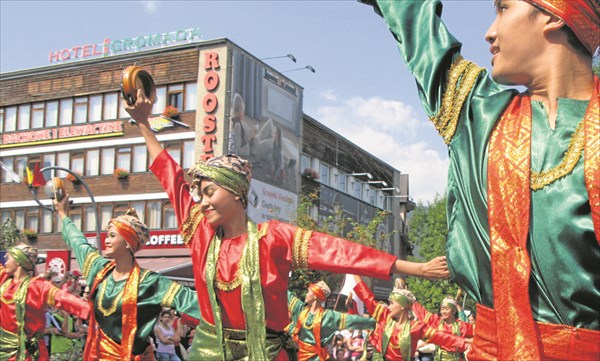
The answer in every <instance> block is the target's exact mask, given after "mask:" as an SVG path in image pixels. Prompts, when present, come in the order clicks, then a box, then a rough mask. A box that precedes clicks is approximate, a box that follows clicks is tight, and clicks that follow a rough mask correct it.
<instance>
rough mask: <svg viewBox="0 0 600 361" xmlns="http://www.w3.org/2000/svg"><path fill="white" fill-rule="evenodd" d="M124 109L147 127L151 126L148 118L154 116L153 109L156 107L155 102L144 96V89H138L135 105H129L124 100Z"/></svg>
mask: <svg viewBox="0 0 600 361" xmlns="http://www.w3.org/2000/svg"><path fill="white" fill-rule="evenodd" d="M121 102H122V103H123V108H124V109H125V110H126V111H127V113H129V115H131V118H133V119H134V120H135V121H136V122H137V123H138V124H143V125H146V126H150V125H149V123H148V118H149V117H150V114H152V107H153V106H154V102H153V101H152V100H151V99H150V98H148V97H147V96H146V94H144V91H143V90H142V89H138V91H137V99H136V101H135V104H133V105H130V104H128V103H127V102H126V101H125V99H122V100H121Z"/></svg>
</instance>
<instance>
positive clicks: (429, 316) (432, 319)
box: [412, 302, 440, 327]
mask: <svg viewBox="0 0 600 361" xmlns="http://www.w3.org/2000/svg"><path fill="white" fill-rule="evenodd" d="M412 311H413V313H414V314H415V316H417V318H418V319H419V321H421V322H423V323H424V324H426V325H428V326H434V327H436V326H437V325H438V324H439V323H440V320H439V317H438V315H436V314H433V313H431V312H429V311H427V309H426V308H425V307H423V305H421V304H420V303H419V302H414V303H413V306H412Z"/></svg>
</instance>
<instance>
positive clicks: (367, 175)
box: [352, 173, 373, 180]
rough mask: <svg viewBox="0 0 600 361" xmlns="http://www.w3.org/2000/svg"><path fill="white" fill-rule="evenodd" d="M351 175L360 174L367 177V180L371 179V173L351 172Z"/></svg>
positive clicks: (358, 175) (356, 175)
mask: <svg viewBox="0 0 600 361" xmlns="http://www.w3.org/2000/svg"><path fill="white" fill-rule="evenodd" d="M352 176H353V177H360V176H366V177H367V178H369V180H371V179H373V176H372V175H371V173H352Z"/></svg>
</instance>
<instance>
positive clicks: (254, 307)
mask: <svg viewBox="0 0 600 361" xmlns="http://www.w3.org/2000/svg"><path fill="white" fill-rule="evenodd" d="M123 106H124V107H125V109H126V110H127V111H128V112H129V113H130V114H131V115H132V117H133V118H134V119H135V120H136V124H137V125H138V126H139V129H140V132H141V134H142V135H143V136H144V138H145V139H146V145H147V147H148V151H149V153H150V156H151V157H152V159H153V163H152V166H151V170H152V171H153V172H154V174H155V175H156V176H157V178H158V179H159V181H160V182H161V183H162V186H163V188H164V189H165V190H166V192H167V194H168V196H169V200H170V201H171V204H172V205H173V209H174V210H175V214H176V216H177V220H178V222H179V227H180V231H181V234H182V236H183V238H184V242H185V243H186V244H187V245H188V247H190V252H191V257H192V263H193V270H194V276H195V284H196V290H197V291H198V299H199V302H200V310H201V312H202V318H201V320H200V325H199V326H198V327H197V329H196V337H195V338H194V344H193V345H192V351H191V354H190V358H192V359H199V360H214V359H218V360H233V359H236V360H237V359H243V358H247V359H250V360H270V359H277V360H281V359H285V358H286V357H287V354H286V351H285V350H284V345H285V344H287V340H286V335H285V333H284V328H285V327H286V326H287V325H288V323H289V317H288V309H287V304H288V303H287V286H288V278H289V273H290V271H291V270H292V269H317V270H327V271H331V272H336V273H348V272H353V273H360V274H364V275H367V276H372V277H379V278H388V277H389V276H390V274H391V273H405V274H409V275H413V276H420V277H429V278H444V277H446V276H447V270H446V264H445V258H444V257H438V258H435V259H434V260H432V261H430V262H427V263H413V262H406V261H402V260H398V259H397V258H396V257H395V256H392V255H390V254H386V253H384V252H380V251H377V250H375V249H373V248H369V247H365V246H362V245H359V244H357V243H354V242H351V241H348V240H345V239H341V238H337V237H334V236H329V235H326V234H323V233H319V232H314V231H311V230H308V229H302V228H298V227H295V226H292V225H289V224H285V223H282V222H278V221H274V220H272V221H269V222H266V223H262V224H259V225H257V224H255V223H254V222H252V221H251V220H249V219H248V217H247V215H246V205H247V202H248V199H247V195H248V190H249V189H250V180H251V177H252V173H251V165H250V163H249V162H247V161H246V160H244V159H242V158H240V157H238V156H236V155H225V156H221V157H217V158H212V159H209V160H207V161H201V162H198V163H197V164H196V165H195V166H194V167H193V168H192V169H191V170H190V174H191V175H192V177H193V182H192V184H191V185H190V184H188V183H187V182H186V180H185V178H184V173H183V170H182V169H181V167H180V166H179V165H178V164H177V163H176V162H175V161H174V160H173V158H171V156H170V155H169V153H168V152H166V151H165V150H163V148H162V146H161V144H160V142H159V141H158V140H157V138H156V135H155V134H154V132H153V131H152V130H151V128H150V126H149V124H148V117H149V115H150V113H151V111H152V106H153V102H152V101H151V100H150V99H148V98H147V97H146V96H145V95H144V93H143V92H142V91H141V90H140V91H139V92H138V97H137V101H136V103H135V104H134V105H133V106H129V105H127V104H125V103H124V104H123ZM190 191H191V192H192V193H193V195H192V194H190ZM195 199H196V200H195Z"/></svg>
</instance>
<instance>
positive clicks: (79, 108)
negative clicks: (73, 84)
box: [73, 97, 88, 124]
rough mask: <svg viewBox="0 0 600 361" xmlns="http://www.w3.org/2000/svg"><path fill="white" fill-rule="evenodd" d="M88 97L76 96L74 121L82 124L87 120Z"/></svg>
mask: <svg viewBox="0 0 600 361" xmlns="http://www.w3.org/2000/svg"><path fill="white" fill-rule="evenodd" d="M87 112H88V99H87V97H79V98H75V115H74V117H73V123H75V124H80V123H85V122H86V121H87Z"/></svg>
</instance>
